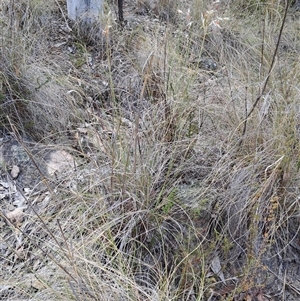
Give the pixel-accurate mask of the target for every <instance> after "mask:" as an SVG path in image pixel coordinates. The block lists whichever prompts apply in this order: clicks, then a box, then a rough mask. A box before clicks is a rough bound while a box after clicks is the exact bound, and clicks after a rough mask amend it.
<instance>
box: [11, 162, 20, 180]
mask: <svg viewBox="0 0 300 301" xmlns="http://www.w3.org/2000/svg"><path fill="white" fill-rule="evenodd" d="M19 174H20V168H19V166H17V165H14V166H13V167H12V170H11V172H10V175H11V176H12V178H13V179H16V178H17V177H18V176H19Z"/></svg>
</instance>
